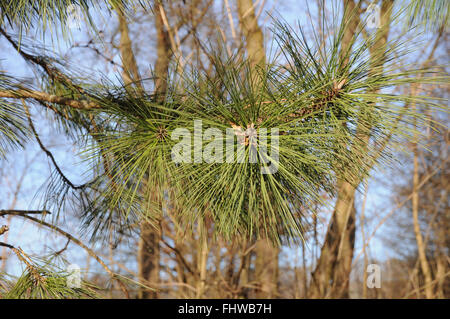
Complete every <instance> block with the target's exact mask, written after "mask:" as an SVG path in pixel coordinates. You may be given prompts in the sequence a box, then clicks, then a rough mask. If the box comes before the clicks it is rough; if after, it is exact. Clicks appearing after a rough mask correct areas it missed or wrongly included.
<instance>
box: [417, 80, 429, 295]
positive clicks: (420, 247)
mask: <svg viewBox="0 0 450 319" xmlns="http://www.w3.org/2000/svg"><path fill="white" fill-rule="evenodd" d="M413 91H416V89H415V90H413ZM413 95H416V94H415V93H413ZM413 108H415V106H413ZM416 138H417V136H416ZM413 153H414V171H413V193H412V215H413V223H414V234H415V236H416V242H417V253H418V255H419V262H420V267H421V269H422V273H423V276H424V278H425V296H426V298H427V299H433V286H432V284H433V280H432V277H431V271H430V265H429V264H428V260H427V256H426V246H425V243H424V240H423V236H422V232H421V231H420V224H419V190H418V187H419V154H418V149H417V142H415V143H414V145H413Z"/></svg>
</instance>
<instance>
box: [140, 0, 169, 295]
mask: <svg viewBox="0 0 450 319" xmlns="http://www.w3.org/2000/svg"><path fill="white" fill-rule="evenodd" d="M162 6H163V4H162V1H159V0H155V4H154V7H153V10H154V15H155V27H156V33H157V36H156V40H157V44H156V45H157V48H156V53H157V58H156V63H155V81H154V83H155V100H156V101H157V102H160V103H162V102H163V101H164V99H165V95H166V92H167V78H168V74H169V61H170V41H169V35H168V32H167V30H165V28H164V22H163V18H162V10H163V7H162ZM149 187H152V186H151V185H149ZM159 200H162V199H158V201H159ZM156 224H157V225H159V223H156ZM161 236H162V231H161V229H160V228H159V226H158V228H155V227H154V226H152V225H150V224H149V223H148V222H146V221H142V223H141V237H140V241H139V255H138V262H139V277H140V278H141V279H142V280H143V282H144V283H151V284H152V285H155V284H156V285H157V284H158V283H159V281H160V278H159V277H160V274H159V272H160V267H159V261H160V241H161ZM139 298H143V299H148V298H153V299H155V298H159V293H158V292H157V291H156V290H152V291H149V290H147V289H141V290H140V291H139Z"/></svg>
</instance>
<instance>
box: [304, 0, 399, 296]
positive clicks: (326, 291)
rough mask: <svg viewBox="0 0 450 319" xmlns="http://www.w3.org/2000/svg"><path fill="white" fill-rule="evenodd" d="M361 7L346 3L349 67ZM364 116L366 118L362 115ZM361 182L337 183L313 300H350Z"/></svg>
mask: <svg viewBox="0 0 450 319" xmlns="http://www.w3.org/2000/svg"><path fill="white" fill-rule="evenodd" d="M393 2H394V1H393V0H384V1H383V3H382V6H381V12H380V22H381V28H380V29H379V30H378V31H377V39H376V42H375V43H374V45H373V47H372V48H371V60H372V63H371V69H372V71H374V70H375V69H376V68H380V67H382V66H383V64H382V63H381V65H380V64H379V63H380V61H382V59H381V60H380V56H379V54H384V47H385V45H386V42H387V36H388V33H389V21H390V17H391V12H392V7H393ZM360 3H361V2H358V6H357V5H356V4H355V2H354V1H353V0H344V8H345V14H344V23H347V24H348V26H347V27H346V29H345V30H346V31H345V32H344V35H343V39H342V43H341V59H342V61H343V64H344V65H345V64H347V63H348V55H347V52H348V51H349V50H350V48H351V46H352V42H353V37H354V32H355V31H356V29H357V26H358V24H359V5H360ZM362 116H365V115H364V114H362ZM357 131H358V133H357V134H358V140H359V141H360V142H359V143H361V146H362V149H367V146H368V143H369V140H370V135H369V132H370V130H368V129H367V128H366V129H363V128H361V126H360V125H358V128H357ZM360 182H361V179H360V178H355V179H354V180H353V181H340V182H339V183H338V196H337V200H336V204H335V207H334V210H333V215H332V218H331V222H330V224H329V227H328V230H327V233H326V236H325V242H324V244H323V246H322V249H321V255H320V257H319V260H318V262H317V265H316V268H315V270H314V272H313V273H312V280H311V285H310V291H309V295H310V296H311V297H313V298H320V297H322V298H323V297H327V298H329V297H333V298H349V283H350V272H351V264H352V259H353V250H354V246H355V227H356V224H355V220H356V209H355V206H354V201H355V192H356V188H357V187H358V185H359V183H360Z"/></svg>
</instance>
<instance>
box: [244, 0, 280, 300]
mask: <svg viewBox="0 0 450 319" xmlns="http://www.w3.org/2000/svg"><path fill="white" fill-rule="evenodd" d="M237 9H238V16H239V23H240V26H241V30H242V33H243V34H244V37H245V46H246V49H247V55H248V59H249V63H250V67H251V68H252V69H255V68H256V67H257V66H260V67H263V66H264V64H265V63H266V53H265V49H264V36H263V32H262V30H261V28H260V27H259V25H258V21H257V17H256V16H255V8H254V4H253V2H252V0H238V1H237ZM255 74H256V73H255ZM255 83H257V80H255ZM278 254H279V248H278V247H274V246H273V245H272V244H271V243H270V242H268V241H267V240H263V239H260V240H257V242H256V247H255V255H256V260H255V276H256V278H255V279H256V281H258V282H259V283H260V290H258V291H257V292H256V296H257V298H273V297H275V296H276V294H277V286H278Z"/></svg>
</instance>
